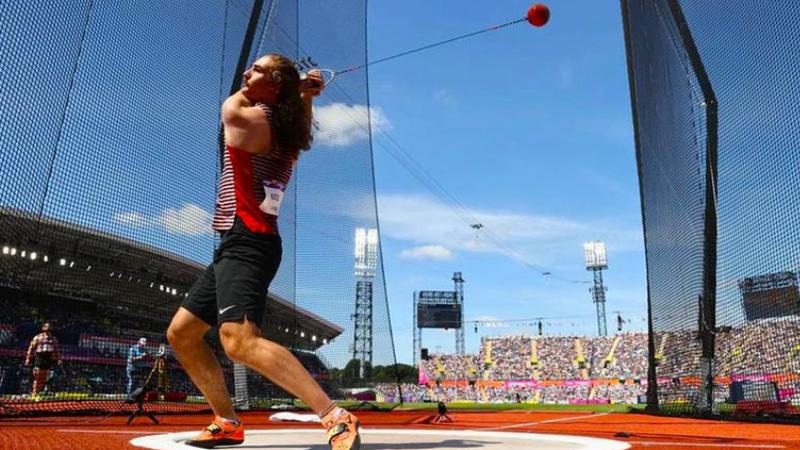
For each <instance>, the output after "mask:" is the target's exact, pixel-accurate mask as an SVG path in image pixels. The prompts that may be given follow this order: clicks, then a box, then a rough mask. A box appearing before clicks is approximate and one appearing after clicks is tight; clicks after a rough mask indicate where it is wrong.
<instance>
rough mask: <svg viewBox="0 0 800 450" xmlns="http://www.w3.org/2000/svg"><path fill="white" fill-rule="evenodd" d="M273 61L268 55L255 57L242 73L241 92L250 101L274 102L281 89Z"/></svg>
mask: <svg viewBox="0 0 800 450" xmlns="http://www.w3.org/2000/svg"><path fill="white" fill-rule="evenodd" d="M274 67H275V63H274V62H273V61H272V58H270V57H269V56H264V57H261V58H259V59H257V60H256V61H255V62H254V63H253V65H252V66H250V68H249V69H247V71H245V73H244V77H243V82H242V93H243V94H244V96H245V97H247V99H248V100H250V101H251V102H262V103H267V104H271V103H275V102H276V101H277V99H278V94H279V93H280V89H281V82H280V79H279V78H276V77H278V76H279V75H278V72H277V70H274Z"/></svg>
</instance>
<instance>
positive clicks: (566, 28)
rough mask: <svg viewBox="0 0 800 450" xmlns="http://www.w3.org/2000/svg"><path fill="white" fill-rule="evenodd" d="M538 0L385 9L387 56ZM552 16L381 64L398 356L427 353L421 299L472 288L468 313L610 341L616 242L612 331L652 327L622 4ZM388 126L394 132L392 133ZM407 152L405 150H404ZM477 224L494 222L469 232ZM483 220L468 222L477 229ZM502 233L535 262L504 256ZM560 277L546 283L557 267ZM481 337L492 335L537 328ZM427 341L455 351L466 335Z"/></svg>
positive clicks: (374, 21)
mask: <svg viewBox="0 0 800 450" xmlns="http://www.w3.org/2000/svg"><path fill="white" fill-rule="evenodd" d="M529 6H530V4H529V3H526V2H522V1H506V0H503V1H500V2H493V3H492V4H491V7H488V4H487V3H484V2H456V1H450V0H442V1H436V2H427V1H420V0H410V1H407V2H403V4H402V6H398V5H397V4H392V3H388V2H375V1H374V2H370V6H369V12H368V17H369V21H368V36H369V57H370V59H371V60H374V59H377V58H381V57H383V56H386V55H391V54H394V53H396V52H400V51H404V50H407V49H409V48H414V47H417V46H421V45H425V44H428V43H431V42H435V41H438V40H442V39H447V38H450V37H453V36H456V35H460V34H463V33H467V32H470V31H474V30H478V29H482V28H486V27H488V26H491V25H495V24H499V23H504V22H507V21H509V20H513V19H515V18H518V17H522V16H524V15H525V12H526V10H527V8H528V7H529ZM549 6H550V8H551V20H550V23H549V24H548V25H547V26H546V27H543V28H539V29H537V28H533V27H531V26H529V25H528V24H527V23H521V24H518V25H514V26H512V27H510V28H506V29H503V30H499V31H495V32H492V33H486V34H483V35H480V36H477V37H474V38H470V39H468V40H464V41H460V42H456V43H453V44H449V45H447V46H443V47H439V48H436V49H432V50H429V51H426V52H423V53H419V54H415V55H410V56H406V57H403V58H399V59H396V60H393V61H389V62H385V63H381V64H377V65H375V66H372V67H370V69H369V70H370V71H369V80H370V97H371V98H370V100H371V105H372V107H373V108H374V109H376V110H379V111H380V113H381V114H382V117H381V120H382V122H385V123H384V126H383V127H382V128H383V129H384V130H386V131H385V133H384V132H381V131H378V132H377V133H374V135H373V146H374V151H375V165H376V180H377V189H378V207H379V218H380V222H381V228H382V245H383V255H384V265H385V272H386V283H387V289H388V297H389V302H390V309H391V313H392V322H393V325H394V333H395V344H396V347H397V353H398V359H399V360H400V361H403V362H408V361H410V360H411V357H412V350H411V349H412V316H411V312H412V295H413V292H414V291H415V290H423V289H437V290H438V289H441V290H449V289H452V282H451V281H450V278H451V277H452V273H453V272H454V271H461V272H463V276H464V278H465V280H466V285H465V303H466V317H467V319H468V320H472V319H501V320H502V319H521V318H532V317H553V318H554V319H548V320H546V321H545V322H546V323H550V324H551V326H549V327H548V326H547V325H546V326H545V332H550V333H559V334H573V333H577V334H590V335H591V334H595V333H596V329H597V328H596V322H595V319H594V316H593V315H594V305H593V304H592V303H591V298H590V294H589V292H588V290H587V288H588V285H586V284H583V283H575V282H571V281H572V280H574V281H589V280H591V274H590V273H589V272H586V270H585V269H584V268H583V254H582V242H583V241H585V240H593V239H600V240H606V241H607V242H608V252H609V265H610V269H609V270H608V271H607V272H606V273H605V281H606V284H607V286H608V303H607V310H608V311H609V313H608V316H609V320H608V323H609V329H610V330H614V329H615V325H616V322H615V320H614V318H615V315H614V314H612V313H611V311H617V310H620V311H624V312H623V314H622V315H623V317H626V318H630V319H634V323H633V324H632V328H634V329H638V330H643V329H644V325H645V324H644V323H643V322H642V319H643V318H644V317H645V314H646V277H645V266H644V263H645V261H644V246H643V238H642V227H641V211H640V208H639V193H638V181H637V176H636V163H635V153H634V143H633V127H632V124H631V109H630V98H629V91H628V80H627V69H626V65H625V64H626V63H625V44H624V39H623V31H622V19H621V14H620V9H619V4H618V2H616V1H612V0H605V1H599V2H552V3H550V4H549ZM386 133H388V134H386ZM393 141H396V142H398V143H399V144H400V145H401V146H402V148H403V149H404V150H405V151H407V152H408V153H409V154H411V155H412V156H413V158H414V160H416V161H417V162H418V163H420V164H421V165H423V166H424V167H425V170H426V171H427V172H428V173H429V174H430V175H432V176H433V177H435V178H436V179H437V181H438V182H439V183H440V184H441V185H442V186H443V187H444V188H445V189H446V190H447V192H449V193H450V194H452V195H453V196H454V197H455V198H456V199H457V200H458V201H459V202H460V203H461V204H462V205H463V207H464V211H462V212H460V213H458V212H456V211H455V210H454V207H453V205H452V204H449V203H445V202H443V201H442V200H441V199H439V198H438V197H437V196H436V195H434V194H433V193H432V192H431V191H429V190H428V189H426V188H425V186H423V185H422V183H420V182H419V181H417V179H415V178H414V177H413V176H411V175H410V174H409V172H408V171H406V170H405V169H404V168H403V166H402V165H401V164H399V163H398V162H397V161H396V160H395V159H394V158H393V157H392V151H393V149H396V147H395V145H394V142H393ZM394 151H396V150H394ZM469 218H475V219H476V221H478V222H480V223H483V224H484V226H485V228H484V229H483V230H481V231H480V232H478V233H477V236H476V233H475V231H474V230H472V229H470V228H469V226H468V223H467V222H468V219H469ZM465 220H467V222H465ZM487 233H491V235H492V236H496V237H498V238H499V239H500V240H501V241H502V242H503V243H504V246H505V247H506V248H512V249H513V250H514V251H515V252H518V253H519V254H521V255H522V256H523V257H524V258H525V259H526V260H527V261H528V262H530V263H532V264H534V265H535V266H536V269H532V268H530V267H528V266H526V265H524V264H521V263H520V262H518V261H515V260H514V259H513V258H511V257H509V256H507V255H506V254H505V252H503V251H501V250H498V249H497V248H496V247H495V246H494V245H493V243H492V242H491V239H489V236H488V235H487ZM543 271H549V272H552V273H553V275H552V276H543V275H542V274H541V272H543ZM478 331H479V332H478V333H477V334H476V333H475V332H474V330H473V328H472V327H471V326H470V327H468V329H467V333H466V336H467V351H468V352H474V351H476V350H477V347H478V343H479V339H480V336H481V335H498V334H508V333H518V332H530V329H529V328H526V327H519V326H509V327H504V328H500V327H497V328H494V327H493V328H488V327H481V328H480V329H479V330H478ZM423 343H424V346H426V347H429V348H430V349H431V350H432V351H441V352H450V351H453V349H454V337H453V334H452V332H444V331H436V330H425V331H424V334H423Z"/></svg>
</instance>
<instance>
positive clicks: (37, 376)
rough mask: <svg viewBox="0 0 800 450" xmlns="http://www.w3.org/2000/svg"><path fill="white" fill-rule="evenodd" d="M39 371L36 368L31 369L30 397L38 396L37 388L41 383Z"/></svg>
mask: <svg viewBox="0 0 800 450" xmlns="http://www.w3.org/2000/svg"><path fill="white" fill-rule="evenodd" d="M41 372H42V371H41V370H39V368H38V367H34V368H33V372H32V373H31V378H32V379H33V385H32V386H31V395H37V394H39V388H40V383H41V379H42V377H41Z"/></svg>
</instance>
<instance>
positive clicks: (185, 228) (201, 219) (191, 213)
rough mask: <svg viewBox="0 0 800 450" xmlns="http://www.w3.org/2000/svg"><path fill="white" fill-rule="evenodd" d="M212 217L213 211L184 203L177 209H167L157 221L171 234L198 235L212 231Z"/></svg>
mask: <svg viewBox="0 0 800 450" xmlns="http://www.w3.org/2000/svg"><path fill="white" fill-rule="evenodd" d="M211 219H212V216H211V213H209V212H208V211H206V210H204V209H203V208H201V207H199V206H197V205H195V204H192V203H184V204H183V205H182V206H181V207H180V208H177V209H176V208H167V209H165V210H164V211H163V212H162V213H161V215H160V216H159V217H158V219H157V222H156V223H157V224H158V225H160V226H162V227H164V229H165V230H167V232H168V233H171V234H184V235H197V234H204V233H208V232H210V230H211Z"/></svg>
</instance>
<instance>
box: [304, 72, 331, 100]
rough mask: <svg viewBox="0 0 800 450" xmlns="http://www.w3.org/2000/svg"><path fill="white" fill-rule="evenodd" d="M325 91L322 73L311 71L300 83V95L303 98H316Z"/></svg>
mask: <svg viewBox="0 0 800 450" xmlns="http://www.w3.org/2000/svg"><path fill="white" fill-rule="evenodd" d="M323 89H325V79H324V78H322V72H320V71H319V70H316V69H313V70H309V71H308V73H307V74H306V76H305V79H304V80H302V81H301V82H300V95H302V96H304V97H306V96H307V97H316V96H318V95H319V94H321V93H322V90H323Z"/></svg>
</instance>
